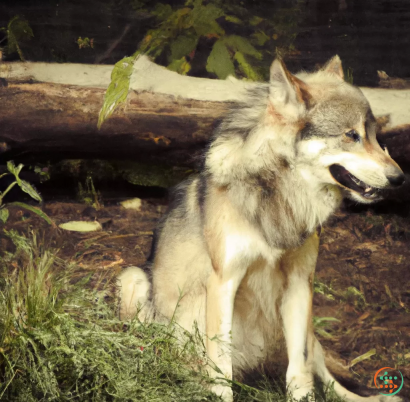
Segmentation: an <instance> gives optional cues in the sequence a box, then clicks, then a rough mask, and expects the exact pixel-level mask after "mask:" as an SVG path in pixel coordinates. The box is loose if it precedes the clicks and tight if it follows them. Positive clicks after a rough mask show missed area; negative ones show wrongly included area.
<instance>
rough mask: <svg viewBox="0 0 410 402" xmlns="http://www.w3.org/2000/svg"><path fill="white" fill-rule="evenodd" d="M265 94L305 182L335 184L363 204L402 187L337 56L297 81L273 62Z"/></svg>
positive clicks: (360, 96)
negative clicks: (289, 134) (286, 130)
mask: <svg viewBox="0 0 410 402" xmlns="http://www.w3.org/2000/svg"><path fill="white" fill-rule="evenodd" d="M269 94H270V96H269V106H268V115H270V120H271V124H277V123H278V122H279V123H280V124H283V125H285V126H288V127H289V126H293V127H295V129H294V130H291V131H293V133H294V134H295V136H296V138H295V142H294V153H293V155H291V158H290V159H291V160H292V161H293V164H294V165H295V167H296V168H297V169H298V170H299V171H300V172H301V174H302V175H303V176H304V177H305V178H306V179H307V180H309V181H315V182H317V183H318V184H335V185H337V186H339V187H341V188H343V189H344V190H345V192H347V195H348V196H350V197H351V198H353V199H355V200H356V201H359V202H364V203H370V202H372V201H375V200H377V199H380V198H381V195H380V191H379V190H380V189H387V188H394V187H398V186H400V185H401V184H403V182H404V175H403V172H402V171H401V169H400V168H399V166H398V165H397V164H396V162H394V161H393V159H392V158H391V157H390V156H389V154H388V152H387V149H382V148H381V147H380V145H379V143H378V142H377V139H376V128H377V124H376V120H375V118H374V116H373V114H372V111H371V109H370V106H369V103H368V101H367V100H366V98H365V97H364V95H363V93H362V92H361V91H360V89H359V88H357V87H354V86H352V85H350V84H348V83H347V82H345V81H344V77H343V69H342V65H341V61H340V59H339V57H338V56H335V57H333V58H332V59H331V60H330V61H329V62H328V63H327V64H326V65H325V67H324V68H322V69H321V70H319V71H317V72H315V73H310V74H308V73H301V74H298V75H297V76H294V75H292V74H290V73H289V71H288V70H287V69H286V67H285V66H284V64H283V63H282V62H281V61H279V60H275V61H274V62H273V64H272V67H271V80H270V89H269ZM269 108H270V110H269Z"/></svg>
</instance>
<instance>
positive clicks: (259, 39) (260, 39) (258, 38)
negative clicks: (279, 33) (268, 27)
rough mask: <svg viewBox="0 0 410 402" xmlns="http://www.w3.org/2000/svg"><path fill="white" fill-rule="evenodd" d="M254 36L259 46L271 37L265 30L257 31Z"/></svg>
mask: <svg viewBox="0 0 410 402" xmlns="http://www.w3.org/2000/svg"><path fill="white" fill-rule="evenodd" d="M252 38H253V39H254V40H255V42H256V43H257V44H258V46H263V45H264V44H265V43H266V42H267V41H268V40H270V37H269V36H268V35H266V33H265V32H263V31H258V32H255V33H254V34H253V35H252Z"/></svg>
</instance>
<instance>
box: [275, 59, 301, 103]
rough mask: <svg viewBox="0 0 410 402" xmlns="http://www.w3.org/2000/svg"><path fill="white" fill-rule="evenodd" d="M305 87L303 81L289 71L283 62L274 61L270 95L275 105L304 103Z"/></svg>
mask: <svg viewBox="0 0 410 402" xmlns="http://www.w3.org/2000/svg"><path fill="white" fill-rule="evenodd" d="M303 85H304V83H303V82H302V81H301V80H299V79H298V78H296V77H295V76H293V75H292V74H291V73H290V72H289V71H288V70H287V68H286V66H285V64H284V63H283V61H282V60H279V59H275V60H274V62H273V63H272V65H271V67H270V94H271V98H272V100H274V102H275V103H276V102H278V103H283V104H285V105H286V104H295V105H296V104H301V103H304V96H303V92H302V86H303Z"/></svg>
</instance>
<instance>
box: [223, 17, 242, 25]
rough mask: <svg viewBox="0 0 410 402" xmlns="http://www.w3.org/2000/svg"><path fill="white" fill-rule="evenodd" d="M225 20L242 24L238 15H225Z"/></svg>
mask: <svg viewBox="0 0 410 402" xmlns="http://www.w3.org/2000/svg"><path fill="white" fill-rule="evenodd" d="M225 20H226V21H229V22H232V23H234V24H242V20H240V19H239V18H238V17H235V16H234V15H227V16H226V17H225Z"/></svg>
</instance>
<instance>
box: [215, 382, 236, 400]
mask: <svg viewBox="0 0 410 402" xmlns="http://www.w3.org/2000/svg"><path fill="white" fill-rule="evenodd" d="M211 391H212V392H214V393H215V394H216V395H218V396H220V397H221V398H222V400H223V401H224V402H233V392H232V389H231V387H230V386H229V385H228V384H213V385H212V387H211Z"/></svg>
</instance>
